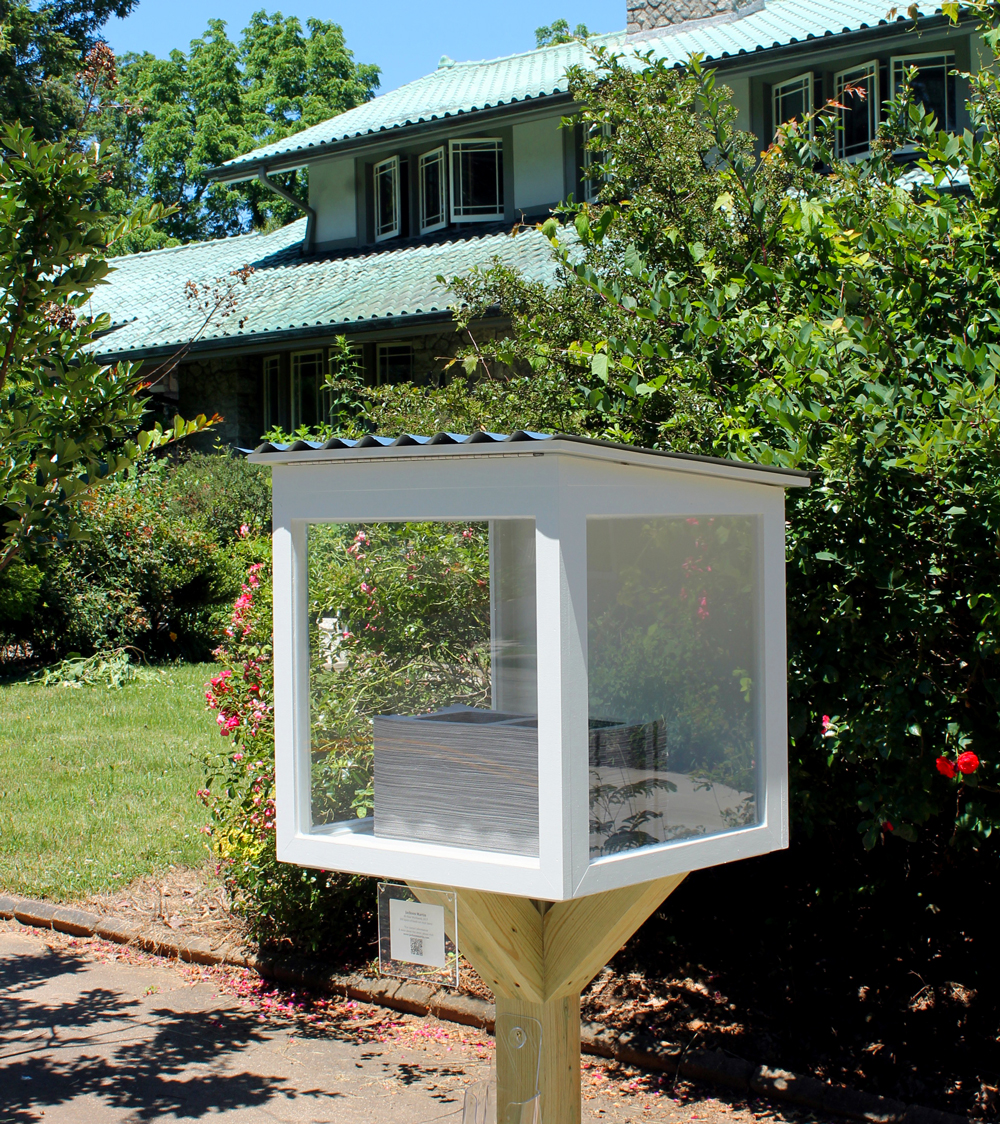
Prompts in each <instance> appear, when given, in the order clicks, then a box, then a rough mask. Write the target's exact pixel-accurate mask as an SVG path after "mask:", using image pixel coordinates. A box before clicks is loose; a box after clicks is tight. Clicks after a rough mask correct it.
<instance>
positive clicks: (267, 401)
mask: <svg viewBox="0 0 1000 1124" xmlns="http://www.w3.org/2000/svg"><path fill="white" fill-rule="evenodd" d="M272 389H274V390H276V391H278V392H280V390H281V356H280V355H265V356H264V432H265V433H267V432H268V430H270V429H272V428H273V427H274V426H275V425H277V423H278V419H277V418H274V417H272V416H271V391H272Z"/></svg>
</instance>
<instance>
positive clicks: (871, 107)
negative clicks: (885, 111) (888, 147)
mask: <svg viewBox="0 0 1000 1124" xmlns="http://www.w3.org/2000/svg"><path fill="white" fill-rule="evenodd" d="M837 100H838V101H839V102H840V104H841V105H842V106H843V108H842V109H841V111H840V125H841V128H840V131H839V133H838V136H837V154H838V156H857V155H859V154H861V153H864V152H867V151H868V148H869V145H870V144H871V142H872V140H873V139H874V136H875V125H876V121H877V117H876V113H877V109H878V70H877V66H876V64H875V63H868V64H866V65H865V66H859V67H858V68H857V69H856V70H848V71H846V72H845V73H843V74H838V75H837Z"/></svg>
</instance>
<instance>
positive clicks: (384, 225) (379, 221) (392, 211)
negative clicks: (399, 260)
mask: <svg viewBox="0 0 1000 1124" xmlns="http://www.w3.org/2000/svg"><path fill="white" fill-rule="evenodd" d="M373 171H374V176H375V241H376V242H381V241H383V240H384V239H386V238H397V237H398V236H399V157H398V156H390V157H389V159H388V160H383V161H381V163H378V164H376V165H375V167H374V169H373Z"/></svg>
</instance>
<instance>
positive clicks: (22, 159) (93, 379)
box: [0, 49, 211, 612]
mask: <svg viewBox="0 0 1000 1124" xmlns="http://www.w3.org/2000/svg"><path fill="white" fill-rule="evenodd" d="M95 51H96V55H95V52H92V53H91V60H92V61H95V60H96V61H97V62H100V60H101V58H103V57H104V56H103V54H102V52H100V50H98V49H95ZM106 170H107V156H106V153H105V152H104V151H103V150H101V149H88V150H87V151H84V152H80V151H79V150H78V149H76V148H75V146H74V145H73V144H72V143H71V142H70V141H66V140H63V141H57V142H55V143H45V142H42V141H39V140H36V138H35V136H34V133H33V131H32V130H31V129H29V128H25V127H23V126H20V125H15V124H9V125H7V126H5V127H4V129H3V132H2V134H0V294H2V296H0V300H2V305H0V575H2V574H3V573H4V572H5V571H6V570H7V569H8V568H9V567H11V566H12V565H13V564H14V563H15V561H16V562H17V563H18V568H19V569H20V570H21V572H20V574H19V576H18V575H15V578H14V579H13V585H14V586H15V587H16V588H17V589H19V590H21V592H22V594H23V595H24V596H29V595H30V593H31V590H32V588H33V584H32V581H31V580H29V578H28V577H27V576H26V575H25V573H24V572H23V567H24V565H25V563H26V562H28V561H30V559H31V558H32V557H33V556H34V555H36V554H38V553H39V552H40V551H44V550H46V549H50V548H52V547H53V546H55V545H57V544H58V543H60V542H62V541H67V540H72V539H74V538H76V537H79V536H80V534H81V532H80V530H79V527H78V526H77V524H76V521H75V518H74V514H75V511H76V509H77V507H78V505H79V504H80V502H81V500H83V499H84V498H85V497H86V496H87V495H88V494H89V493H91V492H92V491H93V490H94V489H95V488H98V487H100V486H101V485H102V484H104V483H106V482H108V481H110V480H113V479H115V478H117V477H120V476H121V475H122V474H123V473H124V472H125V471H126V470H127V469H128V468H129V467H130V466H132V465H134V464H135V463H136V462H137V461H138V460H139V459H140V457H141V456H142V455H143V454H145V453H147V452H149V451H150V450H152V449H155V448H157V447H159V446H161V445H163V444H165V443H166V442H168V441H172V440H175V439H177V438H179V437H182V436H185V435H187V434H190V433H194V432H197V431H200V430H202V429H204V428H205V427H206V426H207V425H210V424H211V423H210V422H207V421H206V419H205V418H204V417H203V416H202V417H199V418H198V419H196V420H195V421H193V422H185V421H183V420H182V419H181V418H176V419H175V421H174V424H173V426H172V427H170V428H168V429H166V430H164V429H163V428H162V427H161V426H160V425H159V424H158V423H157V424H156V425H155V426H153V427H152V428H150V429H143V428H142V422H143V418H144V416H145V414H146V407H147V404H146V402H145V400H144V399H143V397H142V391H143V389H144V388H145V385H146V384H145V383H144V382H143V381H142V377H141V375H140V372H139V368H138V366H137V365H135V364H118V365H116V366H114V367H106V366H102V365H100V364H99V363H97V362H95V361H94V359H93V358H92V350H93V346H94V344H95V342H96V340H97V338H98V337H99V336H100V334H101V333H102V332H106V331H107V330H108V328H109V326H110V324H109V320H108V317H107V316H101V317H98V318H97V319H92V318H90V317H88V316H87V313H86V304H87V300H88V298H89V296H90V294H91V293H92V292H93V290H94V289H95V288H96V287H97V286H98V285H99V284H101V283H102V281H103V280H104V278H105V277H106V276H107V274H108V272H109V266H108V263H107V260H106V258H107V253H108V249H109V247H111V246H113V245H114V243H115V241H116V240H117V239H119V238H122V237H125V236H127V235H128V234H130V233H132V232H134V231H136V230H137V229H139V228H141V227H143V226H146V225H149V224H150V223H152V222H155V221H156V220H157V219H159V218H160V216H161V214H162V209H161V208H160V207H158V206H154V207H153V208H151V209H149V210H146V211H142V212H137V213H136V214H134V215H132V216H130V217H128V218H126V219H124V220H122V221H121V222H119V223H117V224H116V225H114V226H113V227H112V228H111V229H110V231H109V224H108V216H107V215H106V214H104V213H103V212H101V211H100V210H99V209H98V208H97V206H96V204H95V199H96V197H97V196H98V195H99V191H100V185H101V178H102V176H103V175H104V174H105V172H106ZM35 586H37V583H35ZM9 611H10V607H9V606H8V612H9Z"/></svg>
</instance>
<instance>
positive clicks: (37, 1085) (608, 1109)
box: [0, 929, 801, 1124]
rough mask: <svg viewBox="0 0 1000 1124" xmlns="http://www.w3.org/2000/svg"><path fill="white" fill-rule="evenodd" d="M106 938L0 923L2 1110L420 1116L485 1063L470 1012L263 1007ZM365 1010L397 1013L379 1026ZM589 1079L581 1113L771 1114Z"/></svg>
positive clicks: (8, 1123) (151, 1115) (107, 1117)
mask: <svg viewBox="0 0 1000 1124" xmlns="http://www.w3.org/2000/svg"><path fill="white" fill-rule="evenodd" d="M102 947H103V948H107V947H108V946H103V945H101V944H93V943H88V942H87V941H84V940H80V941H75V940H70V939H66V938H64V937H61V936H60V935H58V934H52V933H43V932H42V931H40V930H34V929H20V930H19V931H10V930H6V931H4V930H0V1121H2V1122H3V1124H40V1122H44V1124H49V1122H52V1124H64V1122H65V1124H141V1122H144V1121H152V1120H169V1121H196V1120H211V1121H212V1122H213V1124H214V1122H216V1121H218V1122H220V1124H223V1122H224V1124H237V1122H239V1124H251V1122H257V1121H261V1122H263V1121H268V1122H273V1121H288V1122H293V1121H295V1122H298V1121H309V1122H310V1124H325V1122H330V1124H383V1122H385V1124H390V1122H391V1124H423V1122H425V1121H430V1120H435V1119H438V1118H440V1117H442V1116H445V1117H446V1116H447V1115H448V1114H450V1113H452V1112H455V1111H456V1110H458V1109H460V1107H461V1103H462V1090H463V1089H464V1088H465V1087H466V1086H467V1085H469V1084H471V1083H472V1082H474V1081H478V1080H482V1079H483V1078H485V1077H486V1076H488V1073H489V1065H490V1051H489V1046H488V1045H485V1044H484V1042H483V1041H482V1039H483V1036H482V1035H478V1034H476V1032H471V1033H470V1032H469V1029H468V1028H455V1027H453V1026H452V1025H451V1024H437V1023H436V1022H435V1020H430V1019H417V1018H415V1017H413V1016H397V1015H393V1014H391V1013H386V1012H384V1011H382V1010H381V1009H378V1008H372V1009H371V1010H370V1011H369V1010H368V1009H361V1010H360V1011H358V1012H357V1014H355V1013H354V1012H353V1011H352V1013H351V1017H350V1018H348V1019H346V1020H344V1021H343V1022H335V1023H334V1024H332V1025H331V1024H330V1023H327V1024H326V1025H323V1026H322V1027H315V1026H310V1025H309V1024H308V1023H307V1022H306V1021H304V1020H303V1019H301V1018H300V1019H296V1018H294V1017H291V1016H289V1017H282V1016H281V1014H280V1013H278V1014H276V1015H275V1016H274V1017H272V1016H269V1015H263V1014H261V1013H260V1009H259V1008H256V1007H253V1006H248V1005H247V1004H245V1003H241V1002H240V1001H239V999H238V998H236V997H235V996H233V995H231V994H226V993H225V989H223V988H220V986H219V981H218V979H213V978H212V977H211V974H210V973H204V972H198V971H197V970H195V971H194V972H192V970H191V969H190V968H184V967H182V966H179V965H177V964H175V963H171V962H167V961H162V960H156V959H155V958H152V957H144V956H133V957H126V958H125V959H122V958H120V955H119V953H118V952H115V953H113V954H109V953H104V954H101V953H100V949H101V948H102ZM351 1006H352V1007H356V1006H357V1005H351ZM366 1015H370V1017H368V1018H367V1023H368V1024H375V1025H377V1026H381V1025H382V1024H383V1020H395V1021H393V1022H392V1023H391V1024H386V1025H392V1026H393V1027H395V1028H396V1029H395V1030H393V1031H391V1032H388V1033H385V1034H382V1033H381V1032H380V1033H379V1034H378V1035H377V1037H378V1038H383V1039H384V1040H383V1041H378V1040H375V1041H373V1040H372V1038H373V1037H375V1034H374V1032H370V1033H368V1034H366V1033H365V1032H364V1026H365V1023H366ZM358 1016H360V1017H358ZM460 1031H461V1032H460ZM588 1088H589V1089H590V1090H591V1091H589V1092H588V1094H587V1095H588V1097H589V1098H590V1099H588V1100H587V1101H586V1102H585V1111H584V1119H585V1120H586V1121H588V1122H590V1121H597V1120H637V1121H639V1120H642V1121H650V1122H657V1124H659V1122H661V1121H662V1122H667V1121H676V1122H681V1121H685V1122H686V1121H689V1120H697V1121H699V1122H701V1121H715V1122H717V1124H737V1122H742V1124H750V1122H752V1121H753V1120H754V1119H755V1118H758V1117H759V1116H767V1117H769V1118H770V1119H772V1120H773V1119H775V1118H776V1117H777V1118H781V1114H778V1113H775V1112H774V1111H773V1109H771V1110H768V1109H765V1110H764V1111H763V1112H760V1113H752V1112H750V1111H749V1110H748V1108H746V1107H744V1106H740V1107H739V1108H734V1107H732V1106H729V1105H726V1104H724V1103H721V1102H719V1101H716V1100H714V1099H713V1100H711V1101H702V1102H697V1103H691V1102H688V1103H686V1104H680V1103H678V1102H677V1101H675V1100H673V1099H671V1098H666V1097H662V1098H659V1097H658V1098H656V1099H655V1100H654V1099H653V1098H651V1097H648V1096H647V1097H639V1098H635V1097H630V1096H628V1097H626V1096H624V1095H623V1094H622V1093H621V1092H616V1091H612V1092H613V1095H610V1096H609V1095H606V1094H604V1093H603V1092H602V1091H601V1087H600V1080H597V1081H596V1082H595V1081H593V1080H590V1084H589V1086H588ZM453 1119H454V1120H455V1121H457V1119H459V1118H453ZM799 1119H801V1117H800V1118H799ZM449 1124H452V1122H449Z"/></svg>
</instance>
